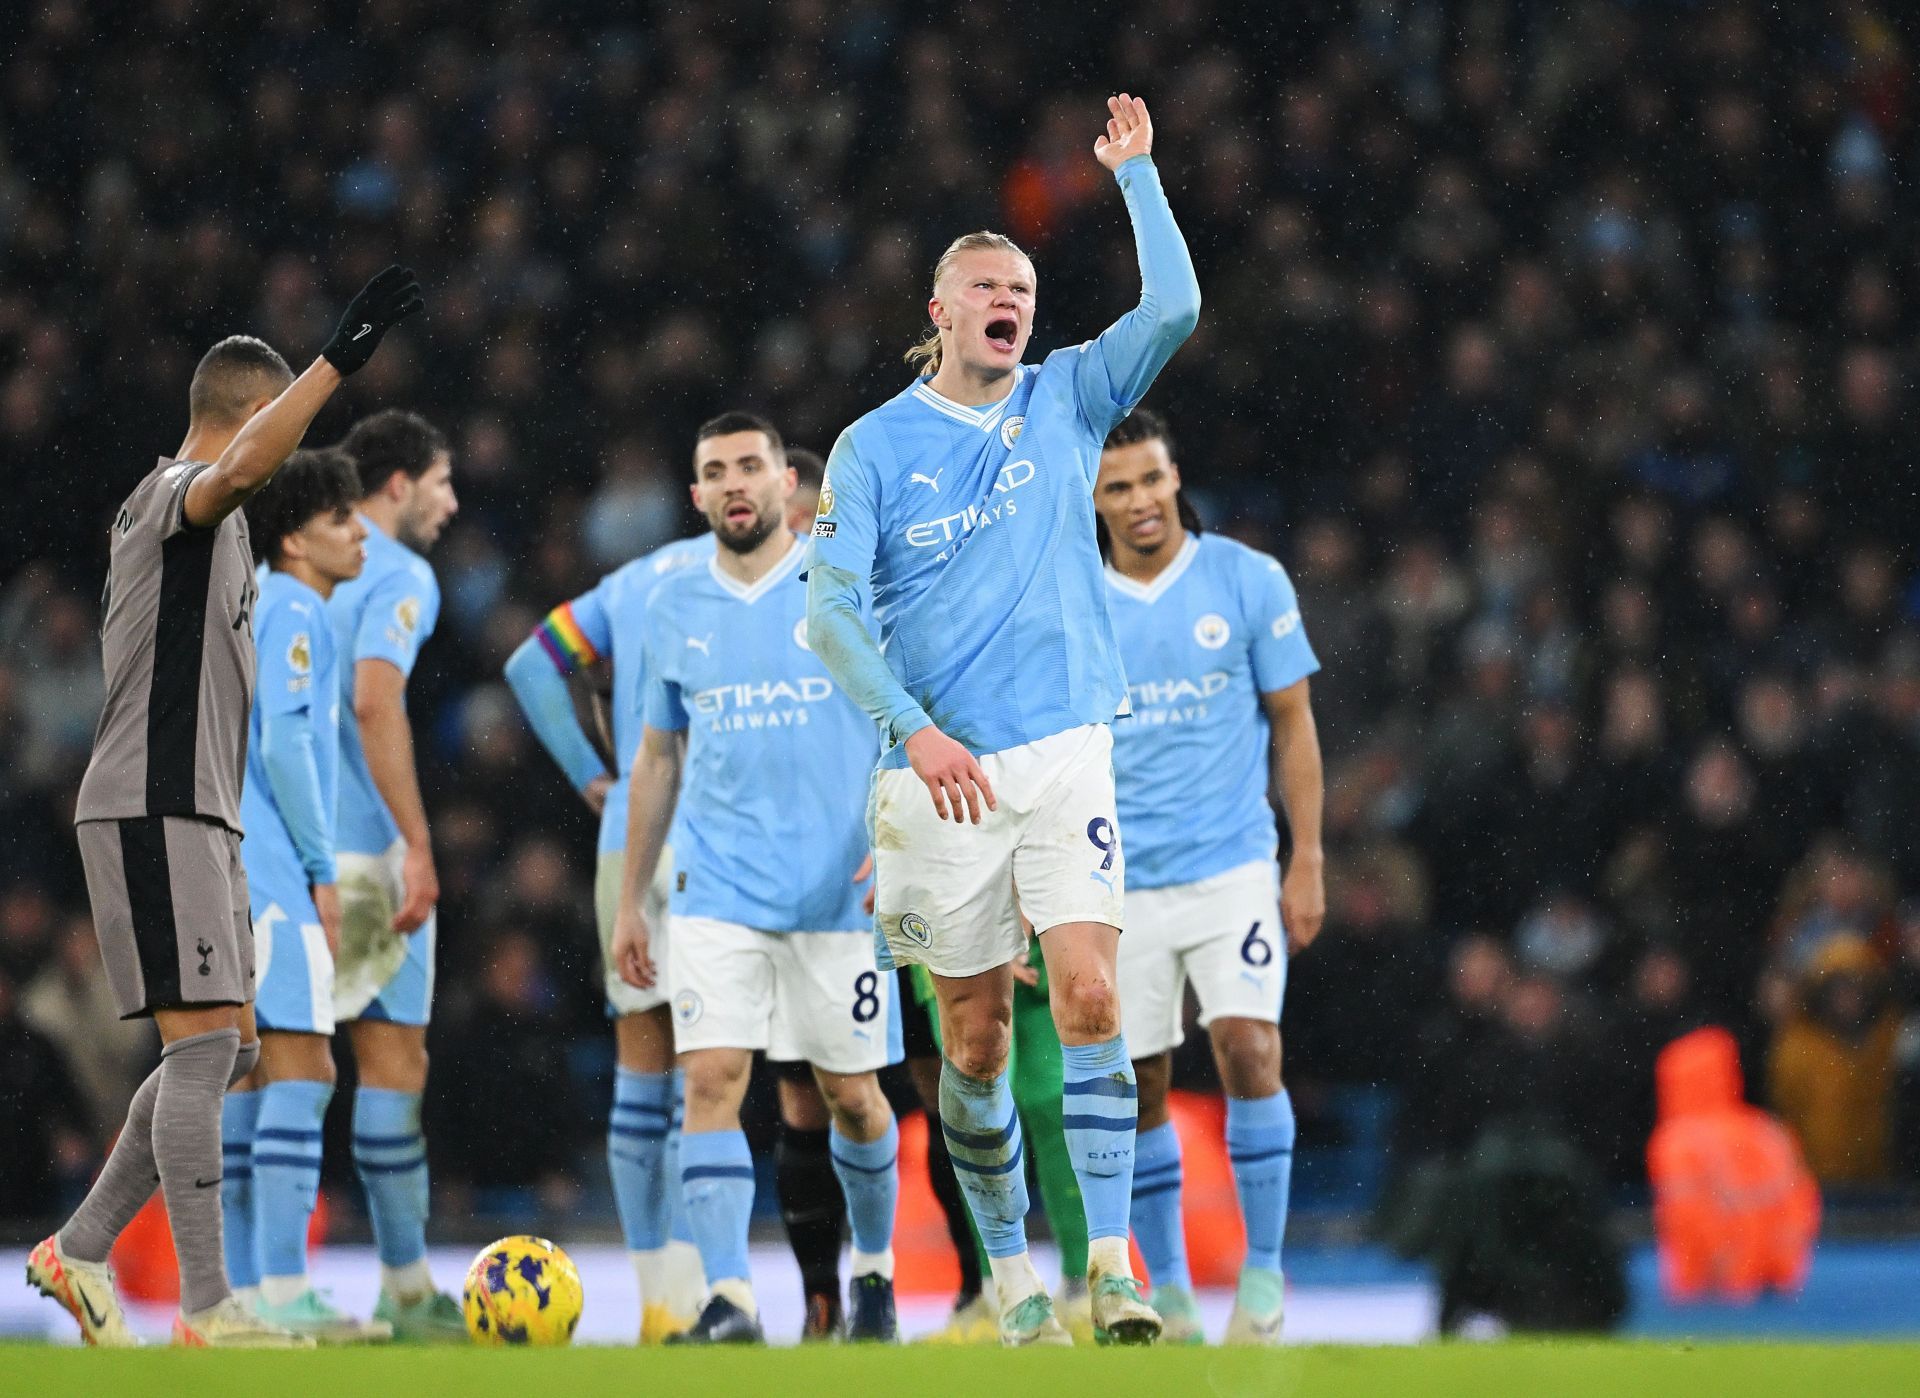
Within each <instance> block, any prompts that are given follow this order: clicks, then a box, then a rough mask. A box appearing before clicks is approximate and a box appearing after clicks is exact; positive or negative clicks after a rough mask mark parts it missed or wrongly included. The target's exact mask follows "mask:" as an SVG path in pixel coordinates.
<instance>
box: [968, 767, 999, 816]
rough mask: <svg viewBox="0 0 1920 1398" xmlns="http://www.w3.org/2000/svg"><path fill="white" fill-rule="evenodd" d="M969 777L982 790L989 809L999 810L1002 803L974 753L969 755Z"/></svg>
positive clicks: (981, 792)
mask: <svg viewBox="0 0 1920 1398" xmlns="http://www.w3.org/2000/svg"><path fill="white" fill-rule="evenodd" d="M967 776H968V777H970V778H972V780H973V782H974V784H975V785H977V786H978V787H979V788H980V794H981V795H982V796H983V797H985V798H986V802H987V809H988V810H990V811H997V810H999V809H1000V802H999V800H998V799H997V798H996V797H995V796H994V794H993V783H992V782H990V781H988V780H987V774H986V771H985V770H984V769H983V768H982V767H981V766H980V763H979V760H978V759H977V758H975V757H974V755H973V754H972V753H968V754H967Z"/></svg>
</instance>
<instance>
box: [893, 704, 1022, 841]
mask: <svg viewBox="0 0 1920 1398" xmlns="http://www.w3.org/2000/svg"><path fill="white" fill-rule="evenodd" d="M906 749H907V761H908V762H910V763H912V764H913V774H914V775H915V776H916V777H918V778H920V780H921V781H923V782H925V783H926V784H927V791H928V794H930V795H931V796H932V797H933V809H934V812H935V814H937V815H938V816H939V817H940V819H942V820H945V819H947V813H948V812H949V811H951V812H952V813H953V823H954V824H955V825H958V824H960V823H961V821H962V820H963V819H966V818H968V817H971V819H972V821H973V823H974V824H975V825H978V824H979V823H980V807H981V805H982V804H984V805H985V806H986V808H987V809H988V810H989V811H997V810H999V809H1000V803H999V802H998V801H996V800H994V799H993V787H992V786H991V785H990V784H989V783H988V782H987V774H986V773H985V772H983V771H981V770H980V764H979V763H978V762H976V761H974V759H973V754H972V753H970V752H968V751H967V750H966V748H964V747H963V746H961V745H960V744H959V743H956V742H955V741H954V740H953V739H951V738H949V737H948V736H947V735H946V734H945V733H942V732H941V731H940V730H939V729H938V728H935V727H933V726H932V725H931V724H929V725H928V726H927V727H925V728H922V729H921V730H920V731H919V732H918V733H915V734H914V735H913V736H912V737H911V738H909V739H907V742H906ZM963 801H964V802H965V803H966V805H965V814H964V815H963V814H962V807H961V803H962V802H963Z"/></svg>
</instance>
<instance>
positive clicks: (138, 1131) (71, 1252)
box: [60, 1068, 160, 1262]
mask: <svg viewBox="0 0 1920 1398" xmlns="http://www.w3.org/2000/svg"><path fill="white" fill-rule="evenodd" d="M159 1095H160V1069H159V1068H155V1069H154V1070H153V1071H152V1072H151V1073H148V1074H147V1079H146V1081H145V1082H143V1083H141V1084H140V1086H139V1087H138V1088H136V1089H135V1090H134V1094H133V1100H132V1101H131V1102H129V1103H128V1104H127V1124H126V1125H125V1126H123V1127H121V1128H120V1139H119V1140H117V1141H115V1142H114V1143H113V1150H112V1152H111V1153H110V1154H109V1155H108V1156H107V1163H106V1166H105V1167H104V1168H103V1169H102V1170H101V1171H100V1178H99V1179H97V1180H95V1181H94V1182H93V1188H92V1189H90V1190H88V1191H87V1197H86V1198H85V1199H83V1200H81V1201H80V1207H79V1208H77V1209H75V1210H74V1213H73V1217H72V1218H71V1219H69V1220H68V1221H67V1226H66V1227H65V1228H62V1229H61V1230H60V1250H61V1251H62V1252H64V1253H66V1254H67V1255H68V1256H69V1257H76V1258H78V1259H79V1260H80V1261H82V1262H105V1261H106V1260H107V1254H108V1253H110V1252H112V1251H113V1242H114V1239H116V1238H118V1237H119V1236H120V1230H121V1229H123V1228H125V1227H126V1226H127V1225H128V1224H129V1223H132V1222H133V1216H134V1215H135V1214H137V1213H139V1212H140V1210H141V1208H142V1207H143V1206H145V1204H146V1202H147V1200H149V1199H151V1198H152V1197H153V1190H154V1186H156V1185H158V1184H159V1183H160V1174H159V1172H158V1171H157V1170H155V1169H154V1167H153V1102H154V1098H156V1097H158V1096H159Z"/></svg>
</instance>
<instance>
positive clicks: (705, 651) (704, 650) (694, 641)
mask: <svg viewBox="0 0 1920 1398" xmlns="http://www.w3.org/2000/svg"><path fill="white" fill-rule="evenodd" d="M712 646H713V632H711V631H709V632H707V634H706V635H704V636H689V637H687V649H689V650H697V651H699V652H700V654H702V655H704V656H707V657H708V658H709V659H711V658H712V656H713V650H712Z"/></svg>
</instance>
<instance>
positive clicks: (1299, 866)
mask: <svg viewBox="0 0 1920 1398" xmlns="http://www.w3.org/2000/svg"><path fill="white" fill-rule="evenodd" d="M1325 869H1326V865H1325V861H1324V860H1323V859H1322V858H1321V857H1320V856H1319V855H1317V854H1305V853H1301V852H1299V851H1295V853H1294V856H1293V858H1292V859H1290V860H1288V861H1287V872H1286V876H1285V877H1284V878H1282V879H1281V880H1280V921H1281V923H1282V924H1283V925H1284V926H1285V927H1286V929H1287V951H1288V952H1289V954H1291V953H1295V952H1302V951H1305V950H1306V949H1307V948H1308V947H1310V946H1312V945H1313V939H1314V938H1315V937H1318V936H1319V935H1320V927H1321V925H1322V924H1323V923H1324V922H1326V920H1327V880H1326V872H1325Z"/></svg>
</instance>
